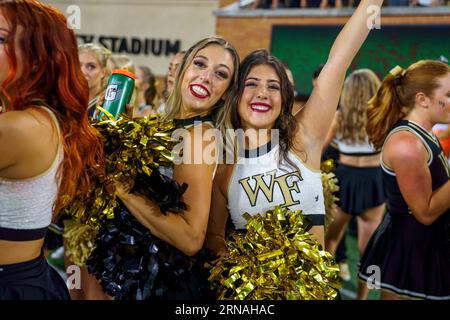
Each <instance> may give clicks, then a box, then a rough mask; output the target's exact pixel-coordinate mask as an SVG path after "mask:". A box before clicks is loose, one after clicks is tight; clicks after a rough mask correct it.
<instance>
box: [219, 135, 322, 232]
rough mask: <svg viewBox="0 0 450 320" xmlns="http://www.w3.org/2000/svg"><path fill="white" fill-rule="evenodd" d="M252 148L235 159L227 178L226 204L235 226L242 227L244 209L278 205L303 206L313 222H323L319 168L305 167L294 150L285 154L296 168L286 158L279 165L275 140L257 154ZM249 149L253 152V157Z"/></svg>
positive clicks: (253, 210)
mask: <svg viewBox="0 0 450 320" xmlns="http://www.w3.org/2000/svg"><path fill="white" fill-rule="evenodd" d="M261 150H263V151H262V152H261ZM264 150H266V151H268V152H266V153H264ZM255 151H256V150H253V151H250V152H246V153H247V154H246V155H245V157H239V158H238V159H237V163H236V164H235V166H234V169H233V173H232V176H231V178H230V180H229V185H228V204H227V207H228V211H229V212H230V217H231V220H232V222H233V224H234V226H235V228H236V229H244V228H245V225H246V224H247V221H246V220H245V219H244V218H243V216H242V215H243V214H244V213H245V212H248V213H249V214H250V215H255V214H257V213H261V214H263V213H265V212H266V211H267V210H269V209H273V208H274V207H275V206H277V205H281V206H282V207H287V208H288V209H290V210H293V211H295V210H302V211H303V214H304V215H308V216H309V218H311V220H312V224H313V225H323V224H324V217H325V204H324V197H323V187H322V177H321V173H320V171H318V170H312V169H309V168H308V167H306V166H305V164H304V163H303V161H302V160H300V159H299V158H298V157H297V156H296V155H295V154H294V153H293V152H289V153H288V157H289V159H290V160H291V161H292V162H293V163H295V165H296V166H297V168H298V170H299V171H298V170H297V169H296V168H293V167H291V166H290V165H289V164H287V163H285V161H283V162H282V164H281V166H279V163H278V159H279V157H280V154H279V153H280V150H279V146H278V144H277V145H275V146H273V147H271V146H270V143H269V144H268V145H266V146H263V147H260V148H259V151H260V152H258V153H257V154H256V152H255ZM251 153H255V154H254V155H253V157H252V154H251ZM258 155H259V156H258Z"/></svg>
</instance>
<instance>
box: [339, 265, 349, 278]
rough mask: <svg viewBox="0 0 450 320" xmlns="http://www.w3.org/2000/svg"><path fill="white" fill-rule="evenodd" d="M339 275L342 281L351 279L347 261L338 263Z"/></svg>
mask: <svg viewBox="0 0 450 320" xmlns="http://www.w3.org/2000/svg"><path fill="white" fill-rule="evenodd" d="M339 276H340V277H341V279H342V280H344V281H350V280H351V279H352V276H351V275H350V269H349V267H348V264H347V262H341V263H339Z"/></svg>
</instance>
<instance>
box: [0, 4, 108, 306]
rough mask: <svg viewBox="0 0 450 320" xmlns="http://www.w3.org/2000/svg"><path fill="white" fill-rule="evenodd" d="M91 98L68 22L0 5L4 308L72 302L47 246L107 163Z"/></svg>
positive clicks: (47, 12)
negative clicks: (13, 302)
mask: <svg viewBox="0 0 450 320" xmlns="http://www.w3.org/2000/svg"><path fill="white" fill-rule="evenodd" d="M49 30H50V31H49ZM88 92H89V91H88V87H87V83H86V79H85V78H84V76H83V74H82V72H81V68H80V64H79V61H78V50H77V44H76V39H75V35H74V33H73V31H72V30H70V29H68V28H67V22H66V18H65V17H64V15H63V14H62V13H60V12H59V11H57V10H55V9H53V8H51V7H49V6H48V5H45V4H42V3H40V2H37V1H33V0H18V1H0V99H1V105H2V106H3V107H2V111H3V113H1V114H0V154H1V157H0V300H2V299H69V294H68V291H67V287H66V285H65V283H64V281H63V280H62V278H60V277H59V275H58V274H57V273H56V272H55V271H54V270H53V269H52V268H51V267H49V266H48V264H47V262H46V260H45V258H44V257H43V254H42V245H43V240H44V236H45V233H46V231H47V227H48V225H49V224H50V222H51V221H52V219H54V218H55V217H56V215H57V213H58V212H60V210H61V209H62V208H63V207H64V206H65V205H67V204H68V203H69V202H70V200H71V199H72V198H73V197H74V195H75V193H76V192H77V191H81V192H83V191H87V190H88V188H89V184H90V182H89V177H88V175H87V173H86V168H87V167H88V166H91V165H94V164H96V163H100V164H102V163H103V161H102V146H101V143H100V140H99V138H98V136H97V133H96V132H95V131H94V130H93V129H91V127H90V126H89V122H88V117H87V105H88ZM5 111H6V112H5Z"/></svg>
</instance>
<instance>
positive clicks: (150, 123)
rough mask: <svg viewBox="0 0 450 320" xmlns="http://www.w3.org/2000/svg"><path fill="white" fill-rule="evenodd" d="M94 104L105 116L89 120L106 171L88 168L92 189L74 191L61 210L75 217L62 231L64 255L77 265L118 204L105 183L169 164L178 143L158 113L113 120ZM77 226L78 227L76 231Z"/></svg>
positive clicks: (130, 182) (129, 181) (130, 180)
mask: <svg viewBox="0 0 450 320" xmlns="http://www.w3.org/2000/svg"><path fill="white" fill-rule="evenodd" d="M97 108H98V109H100V110H101V111H102V112H104V114H105V115H106V117H107V120H102V121H99V122H94V123H93V124H92V125H93V126H94V127H95V128H96V129H97V130H98V131H99V132H100V133H101V135H102V136H103V138H104V152H105V173H101V172H100V170H99V168H98V167H95V168H90V169H89V174H90V177H91V179H92V180H91V181H92V184H91V186H92V187H91V189H90V190H89V192H88V193H87V194H81V193H79V194H77V196H76V198H75V200H74V201H73V202H72V203H71V205H70V206H68V207H66V209H65V211H64V214H65V215H66V216H67V217H68V218H69V219H71V220H73V221H74V222H73V224H70V223H69V225H70V227H69V228H68V229H67V230H65V231H64V235H63V236H64V238H66V240H69V241H66V244H67V247H66V255H67V256H68V257H69V258H70V259H71V260H72V261H73V262H74V263H76V264H77V265H84V264H85V262H86V260H87V258H88V257H89V255H90V253H91V251H92V249H93V245H92V244H93V243H94V241H95V236H96V232H97V231H98V230H99V228H100V226H101V225H102V224H103V223H104V222H105V221H106V220H108V219H112V218H113V217H114V210H115V209H116V208H117V207H118V202H117V199H116V195H115V194H114V193H113V192H110V191H108V185H110V184H111V183H112V182H113V181H117V180H120V181H122V182H123V183H125V184H128V185H130V186H133V183H134V181H135V178H136V176H137V175H138V174H146V175H148V176H150V174H151V173H152V171H153V170H155V169H158V168H159V167H160V166H171V165H172V160H173V158H172V154H171V151H170V150H172V149H173V147H174V145H175V144H176V143H177V141H174V140H173V139H172V138H171V135H172V132H173V131H174V129H175V126H174V125H173V123H172V122H163V121H161V119H160V118H159V117H157V116H149V117H145V118H139V119H133V120H132V119H130V118H128V117H127V116H126V115H124V114H121V117H120V118H119V119H118V120H115V119H114V117H113V116H112V115H111V114H109V113H108V112H107V111H106V110H104V109H102V108H100V107H97ZM83 226H88V227H83ZM77 228H80V230H78V231H75V230H76V229H77ZM88 230H95V232H91V231H88Z"/></svg>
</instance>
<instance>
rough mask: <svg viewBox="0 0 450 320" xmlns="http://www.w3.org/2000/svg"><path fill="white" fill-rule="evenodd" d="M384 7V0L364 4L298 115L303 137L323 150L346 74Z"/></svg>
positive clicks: (339, 39)
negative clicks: (373, 22) (377, 15)
mask: <svg viewBox="0 0 450 320" xmlns="http://www.w3.org/2000/svg"><path fill="white" fill-rule="evenodd" d="M382 3H383V0H362V1H361V2H360V4H359V6H358V8H356V10H355V12H354V13H353V15H352V16H351V18H350V19H349V21H348V22H347V23H346V24H345V26H344V28H343V29H342V30H341V32H340V33H339V35H338V37H337V38H336V40H335V41H334V44H333V46H332V48H331V51H330V54H329V56H328V60H327V62H326V64H325V66H324V67H323V69H322V71H321V72H320V75H319V77H318V79H317V85H316V86H315V87H314V89H313V91H312V94H311V97H310V98H309V100H308V102H307V103H306V106H305V108H304V110H303V112H301V113H298V114H297V115H296V117H297V119H298V120H299V121H300V122H301V126H300V127H301V132H300V134H301V135H303V136H305V137H306V138H307V139H308V142H309V143H312V144H313V145H319V146H322V144H323V142H324V140H325V137H326V135H327V133H328V130H329V127H330V125H331V122H332V120H333V117H334V114H335V111H336V108H337V105H338V102H339V96H340V94H341V89H342V85H343V82H344V79H345V73H346V71H347V69H348V67H349V66H350V64H351V62H352V60H353V58H354V57H355V55H356V53H357V52H358V50H359V49H360V47H361V46H362V44H363V43H364V40H365V39H366V38H367V35H368V34H369V31H370V29H369V27H368V24H369V22H370V21H372V20H371V19H373V15H374V12H376V11H374V10H375V9H374V8H377V7H378V8H381V5H382ZM373 20H374V19H373Z"/></svg>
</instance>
